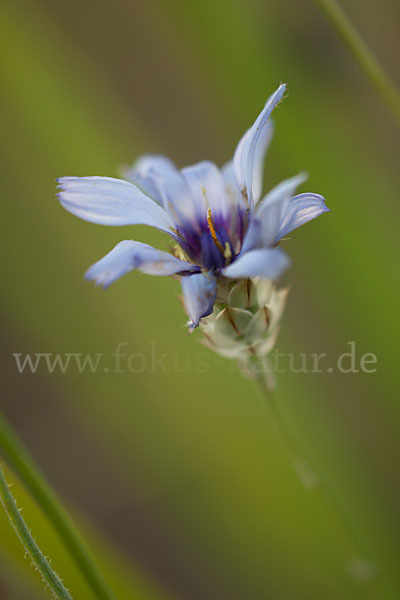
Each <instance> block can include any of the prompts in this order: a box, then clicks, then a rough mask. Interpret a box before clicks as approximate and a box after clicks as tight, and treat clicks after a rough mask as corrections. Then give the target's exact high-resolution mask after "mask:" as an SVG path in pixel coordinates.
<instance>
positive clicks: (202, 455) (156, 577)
mask: <svg viewBox="0 0 400 600" xmlns="http://www.w3.org/2000/svg"><path fill="white" fill-rule="evenodd" d="M342 5H343V7H344V8H345V9H346V11H347V12H348V13H349V15H350V16H351V17H352V19H353V21H354V22H355V23H356V24H357V26H358V27H359V28H360V30H362V31H363V32H364V35H365V37H366V38H367V39H368V41H369V42H370V44H371V46H372V47H373V48H374V49H375V51H376V52H377V54H378V56H379V57H380V59H381V60H382V62H383V63H384V64H385V67H386V68H387V70H388V72H389V73H390V75H391V76H392V78H394V79H395V80H396V78H397V80H398V83H399V77H398V54H399V43H398V23H399V19H400V6H399V4H398V3H396V2H390V1H389V0H386V1H383V2H379V3H378V2H374V1H373V0H346V1H344V0H343V2H342ZM0 30H1V31H0V34H1V35H0V46H1V52H0V81H1V92H0V107H1V111H0V120H1V137H2V144H1V165H2V177H1V187H2V202H3V207H4V208H3V218H2V224H3V231H2V235H1V244H2V257H3V259H2V273H1V292H2V293H1V321H2V335H1V351H2V361H1V366H2V400H1V407H2V409H3V411H4V412H5V414H6V415H7V417H8V419H9V420H10V422H11V423H12V424H13V426H14V428H15V429H16V431H17V432H18V433H19V435H20V437H21V438H22V439H23V440H24V442H25V444H26V445H27V446H28V448H29V449H30V450H31V452H32V454H33V455H34V457H35V458H36V460H37V462H38V464H39V466H40V467H41V469H42V470H43V472H44V473H45V474H46V476H47V477H48V479H49V480H50V482H51V483H52V485H53V486H54V488H55V489H56V490H57V491H58V492H59V494H60V495H61V496H62V498H63V500H64V502H65V504H66V505H67V507H68V508H69V509H70V510H71V511H72V513H73V514H74V516H75V518H76V520H77V521H78V523H79V524H80V525H81V528H82V530H83V531H84V533H85V535H86V537H87V538H88V540H89V542H90V543H91V545H92V547H93V548H94V549H95V551H96V555H97V556H98V558H99V560H100V561H101V563H102V565H103V566H104V568H105V571H106V574H107V576H108V577H109V578H110V580H111V581H112V582H113V583H114V585H115V587H116V590H117V593H118V597H119V598H126V599H128V598H130V599H133V598H134V599H136V598H138V599H140V600H141V599H143V600H145V599H154V600H161V599H164V598H165V599H167V598H169V599H175V600H178V599H179V600H180V599H185V600H187V599H193V600H204V599H207V600H208V599H210V600H214V599H218V600H220V599H222V598H224V599H225V598H229V599H230V600H236V599H240V600H262V599H267V598H274V599H275V600H289V599H294V598H296V600H303V599H304V600H306V599H307V600H313V599H315V600H317V599H320V598H322V597H323V598H325V599H327V600H329V599H338V598H341V599H347V598H348V599H352V600H355V599H361V598H363V599H368V600H369V599H374V598H378V597H379V593H378V587H379V586H380V579H381V578H382V576H383V573H385V574H386V576H387V579H388V580H390V581H391V588H392V591H391V594H392V597H393V598H396V597H399V596H400V572H399V569H398V563H399V558H400V543H399V534H400V520H399V506H400V487H399V479H398V470H399V458H400V445H399V441H398V440H399V431H400V410H399V402H398V399H399V397H400V395H399V390H398V388H399V383H398V380H399V377H398V371H399V368H398V356H399V352H398V343H399V342H398V340H399V334H400V327H399V316H398V307H399V299H400V294H399V291H400V289H399V288H400V285H399V284H400V282H399V268H398V219H399V215H400V208H399V202H398V197H397V196H398V190H399V184H400V177H399V168H398V165H399V137H398V132H397V131H396V130H395V127H394V125H393V122H392V120H391V117H390V115H389V114H388V113H387V111H386V109H385V108H384V107H383V106H382V105H381V103H380V100H379V99H378V98H377V97H376V96H375V93H374V91H373V90H371V88H370V86H369V84H368V82H366V81H365V79H364V77H363V75H362V74H361V73H360V72H359V69H358V67H357V65H355V64H354V62H353V60H352V58H351V57H350V56H349V55H348V54H347V52H346V50H345V49H343V48H342V46H341V43H340V41H339V40H338V39H337V38H336V37H335V34H334V33H333V32H332V31H331V29H330V27H329V25H328V23H327V22H326V21H325V19H324V17H323V15H322V14H321V13H320V12H319V11H318V10H317V9H316V7H315V6H314V4H313V2H312V1H311V0H302V1H301V2H296V1H295V0H268V1H267V2H261V1H260V0H247V1H246V2H245V1H244V0H219V1H218V2H212V1H211V0H202V1H201V2H200V1H197V0H196V1H193V2H187V1H184V0H169V1H168V2H166V1H164V0H148V1H146V2H140V1H136V0H134V1H131V2H129V1H128V0H113V2H111V1H110V0H100V1H98V2H91V1H87V2H84V3H82V2H78V0H69V1H68V2H67V0H59V1H58V2H52V1H50V0H37V1H36V2H35V3H32V2H27V1H23V0H16V1H11V0H2V2H1V5H0ZM281 81H285V82H287V83H288V86H289V87H288V92H289V93H288V98H287V99H286V100H285V101H284V102H283V103H282V104H281V106H280V108H279V110H278V111H277V112H276V114H275V117H274V118H275V124H276V133H275V139H274V141H273V144H272V147H271V150H270V153H269V155H268V165H267V170H266V185H267V186H268V187H270V186H272V185H273V184H274V183H276V182H277V181H279V180H280V179H282V178H285V177H289V176H291V175H293V174H295V173H296V172H298V171H299V170H302V169H305V170H307V171H308V172H309V173H310V179H309V182H307V187H304V188H303V189H304V190H305V191H306V190H307V189H308V190H310V191H314V192H320V193H322V194H323V195H324V196H325V197H326V198H327V202H328V205H329V206H330V208H331V209H332V213H331V214H329V215H325V216H324V217H322V218H321V219H319V220H318V221H316V222H313V223H310V224H308V225H307V226H306V227H304V228H303V229H301V230H299V231H296V232H295V234H293V236H292V239H291V240H290V241H289V242H286V249H287V251H288V252H289V254H290V255H291V257H292V259H293V267H292V269H291V270H290V272H289V274H288V276H287V277H286V280H287V282H290V284H291V285H292V289H291V293H290V297H289V303H288V307H287V312H286V316H285V319H284V323H283V327H282V331H281V335H280V338H279V342H278V347H279V351H280V352H285V353H296V355H298V353H306V354H307V355H310V354H312V353H326V354H327V359H326V363H324V364H325V367H324V368H323V372H322V373H291V372H287V373H285V374H280V375H279V376H278V394H279V397H280V399H281V401H282V402H283V403H284V404H285V406H286V407H287V409H288V411H289V412H290V413H291V416H292V418H293V420H294V421H295V422H296V424H297V425H298V427H300V428H301V429H302V430H303V432H304V434H305V435H306V436H307V438H308V440H309V444H310V446H311V448H312V451H313V453H314V454H315V455H316V456H317V457H318V460H319V462H320V463H322V464H324V465H325V467H326V470H327V472H328V473H329V474H330V476H331V479H333V481H335V484H336V486H337V489H338V490H339V491H340V495H341V497H342V498H343V500H344V502H345V503H346V505H347V506H348V507H349V510H350V512H351V514H352V516H353V518H354V520H355V521H356V523H357V526H358V527H359V528H360V529H361V530H362V531H363V534H364V537H365V538H366V539H367V541H368V543H369V545H370V546H371V551H372V555H373V557H374V560H375V561H376V562H377V576H376V578H375V579H373V580H369V579H368V578H366V577H363V574H362V572H361V573H359V571H360V569H358V570H357V568H356V566H354V565H355V563H354V561H355V559H356V558H357V553H356V550H355V548H354V547H353V545H352V543H351V540H350V539H349V538H348V535H347V533H346V531H345V530H344V529H343V527H342V525H341V523H340V520H339V519H338V517H337V515H336V514H335V513H334V512H333V511H332V509H331V508H330V507H329V505H327V504H326V503H324V501H323V500H321V498H320V496H319V494H318V493H317V492H316V491H315V490H310V489H306V488H305V487H304V486H303V485H302V484H301V482H300V481H299V478H298V477H297V475H296V473H295V472H294V470H293V468H292V465H291V464H290V456H289V454H288V452H287V450H286V448H285V445H284V444H283V443H282V442H281V440H280V437H279V433H278V431H277V428H276V426H275V425H274V423H273V422H270V421H269V420H268V418H265V415H264V414H263V412H262V410H261V408H260V405H259V403H258V399H257V395H256V390H255V389H254V388H253V387H252V385H251V384H250V383H248V382H247V381H246V380H245V379H244V378H243V377H242V375H241V374H240V373H238V372H237V370H236V369H234V368H232V365H231V364H230V363H229V362H227V361H223V360H222V359H221V360H220V359H219V358H218V357H215V356H213V355H212V354H211V353H210V352H208V351H207V350H206V349H205V348H203V347H202V346H201V345H200V344H199V343H198V342H199V340H200V336H199V335H197V332H196V333H195V334H194V335H192V336H189V335H188V334H187V332H186V331H185V329H184V327H183V325H184V323H185V321H186V318H185V315H184V313H183V311H182V308H181V306H180V304H179V302H178V299H177V295H178V293H179V286H178V285H177V283H176V282H175V281H173V280H170V279H164V278H160V279H158V278H151V277H147V276H145V275H141V274H137V273H135V274H132V275H129V276H127V277H125V278H123V279H121V281H119V282H118V283H116V284H115V285H113V286H112V287H111V288H110V289H109V290H108V291H107V292H103V291H102V290H100V289H97V288H96V287H95V286H93V285H91V284H89V283H87V282H86V281H84V279H83V273H84V271H85V269H86V268H87V267H88V266H89V265H90V264H91V263H92V262H94V261H95V260H97V259H98V258H100V257H101V256H103V255H104V254H105V253H106V252H107V251H108V250H109V249H111V247H112V246H113V245H114V244H115V243H117V242H118V241H120V240H121V239H126V238H128V239H130V238H132V237H134V238H135V239H140V240H142V241H147V242H149V243H157V244H158V245H159V246H160V247H162V244H164V239H163V238H162V236H161V235H158V234H154V233H153V232H152V231H149V230H146V229H145V228H136V229H135V228H133V229H132V228H128V227H123V228H105V227H100V226H95V225H92V224H89V223H85V222H83V221H79V220H78V219H77V218H75V217H73V216H71V215H69V214H68V213H66V212H65V211H63V210H62V208H61V207H60V206H59V205H58V203H57V202H56V200H55V199H54V194H55V183H54V179H55V178H56V177H57V176H60V175H110V176H118V174H119V169H120V167H121V165H124V164H125V165H126V164H129V163H131V162H132V161H133V160H134V159H135V157H137V156H138V155H139V154H141V153H144V152H160V153H164V154H167V155H168V156H170V157H171V158H173V159H174V160H175V161H176V162H177V163H178V164H179V165H180V166H184V165H187V164H191V163H192V162H196V161H198V160H202V159H205V158H208V159H211V160H214V161H216V162H217V163H219V164H223V163H224V162H225V161H226V160H227V159H229V158H230V156H231V155H232V153H233V151H234V148H235V145H236V143H237V141H238V140H239V138H240V136H241V135H242V133H243V132H244V131H245V129H246V128H247V127H248V126H249V125H250V124H251V123H252V122H253V120H254V119H255V117H256V116H257V115H258V112H259V111H260V109H261V108H262V106H263V104H264V102H265V100H266V98H267V97H268V96H269V94H270V93H272V91H273V90H274V89H275V88H276V87H277V85H278V84H279V83H280V82H281ZM350 341H355V348H356V358H357V364H358V365H359V360H360V358H361V356H362V355H363V354H365V353H374V354H375V355H376V357H377V365H376V367H377V370H376V372H374V373H370V374H367V373H363V372H361V371H360V372H358V373H340V372H338V370H337V369H334V371H333V372H332V373H329V372H328V371H327V369H326V366H327V365H333V366H334V364H335V361H336V359H337V357H338V356H339V355H340V354H342V353H343V352H346V351H348V350H349V346H348V342H350ZM123 342H126V344H125V345H124V346H122V349H121V351H122V352H125V353H126V354H127V355H134V354H136V355H139V354H140V356H135V357H134V358H133V359H132V360H131V366H132V367H133V370H134V371H136V372H132V371H130V370H129V368H128V358H127V357H125V358H123V359H122V363H121V364H122V367H121V370H123V371H124V372H122V373H114V372H113V370H114V362H113V361H114V359H113V356H112V355H113V353H115V351H116V348H117V346H118V345H119V344H120V343H123ZM13 353H22V354H23V355H25V354H26V353H30V354H35V353H51V354H53V355H55V354H58V353H59V354H62V355H64V354H65V353H82V355H86V354H91V355H93V356H94V355H95V354H102V355H103V357H102V359H101V361H102V362H101V363H100V364H101V368H99V369H98V370H97V372H96V373H91V372H90V370H89V369H86V370H85V372H84V373H79V371H78V369H77V368H74V367H73V366H70V368H68V369H67V371H66V372H65V373H64V374H63V373H61V372H60V370H59V369H57V368H56V369H55V370H54V372H53V373H49V372H48V370H47V369H46V368H45V365H44V364H43V365H42V366H40V367H39V368H38V370H37V372H36V373H29V372H28V370H25V372H24V373H23V374H20V373H19V372H18V369H17V365H16V362H15V359H14V357H13ZM163 355H165V358H164V360H163V361H162V362H161V363H157V362H155V359H158V358H162V356H163ZM143 357H144V358H143ZM298 360H299V359H298ZM321 364H322V363H321ZM298 366H299V363H296V367H298ZM107 368H109V369H110V370H109V372H105V371H104V369H107ZM8 476H9V478H10V479H12V480H14V481H15V483H16V485H15V487H14V488H13V489H14V493H15V495H16V497H17V499H18V502H19V504H20V505H22V506H23V507H24V512H23V514H24V515H25V517H26V520H27V521H28V524H29V525H30V526H31V528H32V531H33V534H34V536H35V537H36V539H37V540H38V542H39V543H40V545H41V546H42V547H43V550H44V552H45V553H46V554H48V555H50V556H51V557H52V559H53V565H54V567H55V569H56V570H57V571H58V572H60V573H61V574H62V576H63V577H64V579H65V581H66V583H67V585H68V586H69V587H70V589H71V592H72V594H73V596H74V598H79V599H81V600H83V599H86V598H87V599H88V600H89V599H90V598H92V595H91V592H90V591H89V590H88V589H87V587H86V585H85V583H84V582H83V580H82V579H81V577H80V575H79V573H78V572H77V571H76V568H75V567H74V565H73V564H72V562H71V560H70V559H69V557H68V556H67V555H66V553H65V551H64V550H63V548H62V546H61V544H60V542H59V540H58V538H57V536H56V535H55V534H54V532H53V531H52V528H51V526H50V525H49V524H48V522H47V520H46V518H45V517H44V516H43V515H42V514H41V513H40V511H39V510H38V508H37V507H36V506H35V504H34V502H33V501H32V499H30V497H29V495H28V494H27V493H26V492H25V491H24V490H23V489H22V488H21V486H20V485H18V483H17V481H16V480H15V477H14V475H12V474H11V473H8ZM0 540H1V541H0V598H1V599H3V598H4V599H17V598H18V599H21V600H22V599H35V598H38V599H39V598H44V597H47V595H46V592H45V591H44V590H43V589H42V585H41V581H40V577H39V576H38V575H37V574H36V573H34V572H33V571H32V570H30V569H29V562H28V561H24V558H23V551H22V548H21V547H20V545H19V542H18V541H17V540H16V539H15V536H14V533H13V531H12V530H11V527H10V526H9V523H8V522H7V520H6V517H5V516H4V514H3V513H0ZM351 567H353V568H351ZM357 573H358V575H357Z"/></svg>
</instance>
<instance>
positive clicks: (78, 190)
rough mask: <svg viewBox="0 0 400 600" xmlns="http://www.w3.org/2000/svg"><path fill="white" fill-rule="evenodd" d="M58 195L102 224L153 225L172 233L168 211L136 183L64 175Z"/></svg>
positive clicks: (88, 218) (66, 204) (72, 209)
mask: <svg viewBox="0 0 400 600" xmlns="http://www.w3.org/2000/svg"><path fill="white" fill-rule="evenodd" d="M57 181H58V184H59V187H60V190H61V191H60V192H59V193H58V198H59V200H60V202H61V204H62V205H63V207H64V208H65V209H66V210H68V211H69V212H71V213H72V214H74V215H76V216H77V217H80V218H81V219H84V220H85V221H91V222H92V223H99V224H101V225H150V226H151V227H156V228H157V229H161V230H162V231H167V232H168V233H171V228H173V227H174V222H173V220H172V219H171V217H170V216H169V215H168V213H167V212H166V211H165V210H164V209H163V208H162V207H161V206H159V205H158V204H156V202H154V201H153V200H152V199H151V198H149V197H148V196H146V195H145V194H144V193H143V192H142V191H141V190H140V189H139V188H138V187H137V186H136V185H134V184H132V183H129V182H128V181H123V180H122V179H113V178H112V177H60V178H59V179H58V180H57Z"/></svg>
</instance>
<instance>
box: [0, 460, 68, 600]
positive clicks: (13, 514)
mask: <svg viewBox="0 0 400 600" xmlns="http://www.w3.org/2000/svg"><path fill="white" fill-rule="evenodd" d="M0 499H1V502H2V504H3V506H4V510H5V511H6V513H7V516H8V518H9V519H10V523H11V525H12V526H13V528H14V530H15V533H16V534H17V536H18V537H19V539H20V541H21V543H22V545H23V546H24V548H25V551H26V552H27V553H28V554H29V556H30V557H31V559H32V561H33V563H34V564H35V566H36V568H37V569H38V571H39V572H40V574H41V575H42V578H43V581H44V582H45V583H46V584H47V585H49V586H50V588H51V590H52V591H53V594H54V597H55V598H60V600H72V596H71V594H70V593H69V592H68V590H67V589H66V588H65V586H64V585H63V582H62V581H61V579H60V577H59V576H58V575H57V573H55V572H54V571H53V569H52V568H51V566H50V563H49V562H48V561H47V559H46V557H45V556H44V554H43V552H42V551H41V550H40V548H39V546H38V545H37V544H36V542H35V540H34V539H33V537H32V535H31V533H30V531H29V529H28V527H27V526H26V523H25V521H24V519H23V518H22V516H21V513H20V511H19V510H18V507H17V504H16V502H15V499H14V497H13V495H12V494H11V492H10V488H9V485H8V483H7V481H6V478H5V477H4V473H3V469H2V468H1V466H0Z"/></svg>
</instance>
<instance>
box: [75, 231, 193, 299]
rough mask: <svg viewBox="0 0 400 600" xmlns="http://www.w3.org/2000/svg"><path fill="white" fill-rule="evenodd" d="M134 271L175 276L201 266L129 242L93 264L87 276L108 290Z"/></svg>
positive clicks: (143, 245) (140, 244)
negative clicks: (111, 285) (115, 282)
mask: <svg viewBox="0 0 400 600" xmlns="http://www.w3.org/2000/svg"><path fill="white" fill-rule="evenodd" d="M134 269H139V270H140V271H143V273H148V274H149V275H173V274H175V273H185V274H186V273H187V272H191V271H197V270H198V267H196V266H194V265H192V264H190V263H187V262H184V261H182V260H179V259H178V258H175V256H172V254H168V252H163V251H162V250H157V249H156V248H153V247H152V246H149V245H148V244H142V243H141V242H134V241H132V240H125V241H123V242H120V243H119V244H117V245H116V246H115V248H113V249H112V250H111V252H109V253H108V254H106V255H105V256H104V257H103V258H102V259H100V260H99V261H98V262H97V263H95V264H94V265H92V266H91V267H90V268H89V269H88V271H87V272H86V275H85V277H86V279H89V280H92V281H95V282H96V283H97V285H101V286H103V287H104V288H106V287H108V286H109V285H110V284H111V283H113V282H114V281H116V280H117V279H119V278H120V277H122V275H125V273H129V271H133V270H134Z"/></svg>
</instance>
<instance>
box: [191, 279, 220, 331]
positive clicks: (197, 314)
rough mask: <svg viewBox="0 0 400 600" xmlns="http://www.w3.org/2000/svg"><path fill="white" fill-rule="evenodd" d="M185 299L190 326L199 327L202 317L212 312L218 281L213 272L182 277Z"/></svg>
mask: <svg viewBox="0 0 400 600" xmlns="http://www.w3.org/2000/svg"><path fill="white" fill-rule="evenodd" d="M182 291H183V301H184V304H185V309H186V312H187V314H188V316H189V319H190V321H189V327H191V328H194V327H197V326H198V324H199V321H200V319H201V318H202V317H206V316H207V315H209V314H211V313H212V310H213V306H214V301H215V296H216V293H217V283H216V280H215V277H213V276H212V275H211V274H208V273H207V274H204V273H198V274H195V275H189V276H188V277H183V278H182Z"/></svg>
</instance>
